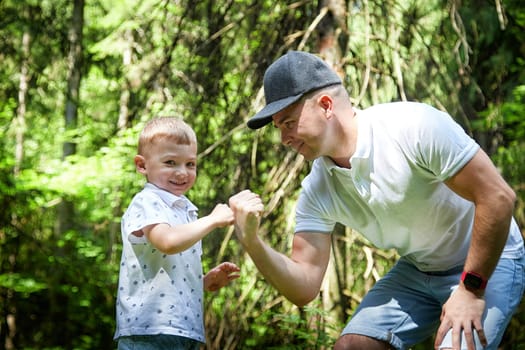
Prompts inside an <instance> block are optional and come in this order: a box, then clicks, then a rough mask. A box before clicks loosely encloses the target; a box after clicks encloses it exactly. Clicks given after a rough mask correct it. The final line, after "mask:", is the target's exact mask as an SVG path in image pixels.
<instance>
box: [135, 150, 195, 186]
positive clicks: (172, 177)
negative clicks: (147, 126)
mask: <svg viewBox="0 0 525 350" xmlns="http://www.w3.org/2000/svg"><path fill="white" fill-rule="evenodd" d="M135 165H136V168H137V171H138V172H140V173H141V174H143V175H145V176H146V178H147V179H148V182H150V183H152V184H154V185H155V186H157V187H159V188H162V189H163V190H165V191H168V192H170V193H172V194H174V195H177V196H181V195H183V194H185V193H186V192H187V191H188V190H189V189H190V188H191V187H192V186H193V184H194V183H195V179H196V177H197V145H196V144H195V143H191V144H189V145H185V144H177V143H175V142H172V141H171V142H170V141H169V140H162V141H157V142H154V143H153V144H151V145H149V146H148V149H147V151H146V152H145V153H144V155H137V156H135Z"/></svg>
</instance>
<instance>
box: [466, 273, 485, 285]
mask: <svg viewBox="0 0 525 350" xmlns="http://www.w3.org/2000/svg"><path fill="white" fill-rule="evenodd" d="M463 283H464V284H465V286H467V287H470V288H473V289H480V288H481V285H482V284H483V280H482V279H481V278H480V277H478V276H476V275H473V274H471V273H467V274H466V275H465V279H464V280H463Z"/></svg>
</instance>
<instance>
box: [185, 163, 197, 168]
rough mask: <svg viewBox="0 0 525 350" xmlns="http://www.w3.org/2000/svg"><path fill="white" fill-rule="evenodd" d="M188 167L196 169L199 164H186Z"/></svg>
mask: <svg viewBox="0 0 525 350" xmlns="http://www.w3.org/2000/svg"><path fill="white" fill-rule="evenodd" d="M186 166H187V167H189V168H195V167H196V166H197V164H196V163H195V162H189V163H187V164H186Z"/></svg>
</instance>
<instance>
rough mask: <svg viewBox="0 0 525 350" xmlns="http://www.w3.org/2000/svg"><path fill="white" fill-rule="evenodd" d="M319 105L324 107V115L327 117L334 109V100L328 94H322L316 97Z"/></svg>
mask: <svg viewBox="0 0 525 350" xmlns="http://www.w3.org/2000/svg"><path fill="white" fill-rule="evenodd" d="M318 102H319V105H320V106H321V108H323V109H324V111H325V115H326V116H327V118H329V117H330V116H331V115H332V111H333V109H334V100H333V99H332V97H331V96H330V95H326V94H322V95H321V96H319V99H318Z"/></svg>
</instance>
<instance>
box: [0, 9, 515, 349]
mask: <svg viewBox="0 0 525 350" xmlns="http://www.w3.org/2000/svg"><path fill="white" fill-rule="evenodd" d="M524 33H525V3H524V2H523V1H522V0H505V1H504V0H463V1H462V0H448V1H445V0H427V1H418V0H356V1H352V0H317V1H315V0H313V1H312V0H297V1H275V0H221V1H212V0H201V1H191V0H104V1H102V0H89V1H85V0H73V1H66V0H0V144H1V146H0V202H1V210H0V348H5V349H7V350H11V349H114V348H115V343H113V340H112V336H113V332H114V304H115V295H116V282H117V277H118V263H119V259H120V251H121V237H120V217H121V215H122V213H123V211H124V210H125V208H126V206H127V205H128V203H129V201H130V200H131V197H132V196H133V194H134V193H136V192H137V191H138V190H140V188H141V187H142V186H143V184H144V179H143V178H142V177H141V176H139V175H138V174H136V172H135V169H134V165H133V156H134V155H135V153H136V142H137V135H138V132H139V131H140V129H141V128H142V126H143V125H144V123H145V122H146V121H147V120H149V119H150V118H152V117H155V116H167V115H176V116H181V117H183V118H184V119H185V120H186V121H187V122H188V123H190V124H191V125H192V126H193V127H194V129H195V130H196V133H197V136H198V139H199V162H200V163H199V175H198V179H197V185H196V186H195V187H194V188H193V189H192V191H191V192H190V193H188V196H189V197H190V198H191V199H192V201H193V202H194V203H195V204H196V205H198V206H199V208H200V213H201V215H204V214H207V213H209V211H211V209H212V208H213V206H214V205H215V204H216V203H217V202H226V201H227V199H228V198H229V196H230V195H232V194H233V193H236V192H238V191H240V190H242V189H245V188H250V189H252V190H254V191H256V192H258V193H260V194H261V195H262V197H263V199H264V201H265V203H266V213H265V217H264V220H263V227H262V235H263V236H264V239H265V240H267V241H268V242H270V243H271V244H272V245H273V246H274V247H276V249H278V250H280V251H282V252H288V251H289V249H290V242H291V238H292V232H293V222H294V218H293V215H294V203H295V200H296V198H297V192H298V189H299V186H300V181H301V179H302V178H303V176H304V175H305V174H306V173H307V171H308V167H309V164H308V163H307V162H305V161H303V159H302V157H301V156H298V155H296V154H295V153H293V152H292V151H290V150H287V149H285V148H284V147H283V146H281V145H280V144H279V135H278V134H277V132H276V130H274V128H271V127H270V128H263V129H261V130H258V131H252V130H249V129H247V127H246V126H245V122H246V120H247V118H249V117H250V116H251V115H252V114H253V113H254V112H255V111H256V110H258V109H259V108H260V107H261V106H262V104H263V102H264V101H263V94H262V91H261V85H262V77H263V73H264V70H265V69H266V67H267V66H268V65H269V64H270V63H271V62H272V61H273V60H274V59H276V58H277V57H279V56H280V55H282V54H283V53H285V52H286V51H287V50H290V49H302V50H307V51H310V52H313V53H317V54H320V55H321V56H322V57H324V58H325V59H326V60H328V61H329V62H330V63H331V64H332V65H333V66H334V67H335V68H336V69H337V70H338V72H340V74H341V76H343V79H344V81H345V84H346V86H347V87H348V89H349V91H350V95H351V97H352V100H353V102H354V104H356V105H357V106H358V107H361V108H364V107H367V106H369V105H371V104H374V103H379V102H388V101H396V100H415V101H422V102H427V103H430V104H432V105H434V106H436V107H438V108H440V109H442V110H446V111H448V112H449V113H450V114H451V115H452V116H453V117H454V118H455V119H456V120H457V121H458V122H459V123H460V124H461V125H462V126H463V127H464V128H465V130H467V132H468V133H470V134H471V135H473V137H475V139H476V140H477V141H478V142H479V143H480V144H481V146H482V147H483V148H484V149H485V151H487V152H488V154H489V155H490V156H491V158H492V159H493V161H494V162H495V163H496V164H497V166H498V167H499V169H500V170H501V172H502V174H503V175H504V176H505V178H506V179H507V181H508V182H509V183H510V184H511V186H512V187H513V189H514V190H515V191H516V192H517V194H518V197H519V200H518V202H517V205H516V212H515V215H516V218H517V219H518V221H519V224H520V227H521V228H524V227H525V210H524V208H525V157H524V154H525V137H524V136H525V34H524ZM428 215H432V213H428ZM333 242H334V245H333V259H332V261H331V264H330V267H329V273H328V275H327V278H326V281H325V283H324V285H323V289H322V291H321V293H320V295H319V297H318V299H317V300H316V301H315V302H312V303H311V304H310V305H308V306H307V307H305V308H301V309H299V308H297V307H295V306H293V305H292V304H291V303H290V302H288V301H286V300H285V299H284V298H283V297H281V296H280V295H279V294H278V293H277V292H276V291H275V290H274V289H273V288H271V287H270V286H269V285H268V284H267V283H266V282H265V281H264V279H263V278H262V277H261V276H260V275H259V274H258V272H257V270H256V269H255V268H254V265H253V264H252V262H251V260H250V258H249V257H248V256H246V255H245V253H244V252H243V251H242V249H241V247H240V245H239V244H238V242H237V241H236V239H235V235H234V234H233V231H232V229H224V230H217V231H215V232H213V233H212V234H210V235H209V236H208V237H206V238H205V239H204V240H203V246H204V249H205V254H204V256H203V259H204V260H203V261H204V266H205V269H206V270H207V269H208V268H209V267H212V266H215V264H216V263H218V262H220V261H225V260H230V261H233V262H235V263H237V264H239V266H241V267H242V277H241V278H240V279H239V280H237V281H236V282H235V283H233V284H232V285H231V287H229V288H224V289H222V290H221V291H219V292H217V293H208V294H206V298H205V303H206V315H205V316H206V317H205V320H206V329H207V337H208V344H207V345H206V347H205V348H206V349H220V350H228V349H330V348H331V346H332V345H333V342H334V340H335V339H336V338H337V336H338V332H339V331H340V330H341V329H342V327H343V324H344V323H345V322H346V320H347V319H348V317H350V316H351V315H352V312H353V310H354V309H355V306H356V305H357V304H358V303H359V301H360V300H361V297H362V296H363V294H364V293H365V292H366V290H367V289H368V288H369V287H370V286H371V285H372V284H373V283H374V282H375V281H376V280H377V279H378V278H379V277H380V276H381V275H382V274H383V273H384V272H385V271H386V270H387V269H388V268H389V267H390V266H391V265H392V263H393V262H394V261H395V259H396V258H397V256H396V253H395V252H394V251H381V250H377V249H375V248H373V247H372V246H370V245H369V244H368V242H367V241H366V240H364V239H363V238H362V237H361V236H360V235H359V234H358V233H357V232H353V231H352V230H349V229H347V228H344V227H337V228H336V230H335V232H334V235H333ZM524 325H525V303H523V302H522V306H521V308H520V310H519V311H518V314H517V315H516V316H515V317H514V318H513V319H512V322H511V324H510V326H509V327H508V329H507V332H506V335H505V339H504V341H503V344H502V348H503V349H525V328H524V327H525V326H524ZM431 344H432V339H429V340H428V342H425V343H424V344H419V345H417V346H415V347H414V348H413V349H430V348H432V346H431Z"/></svg>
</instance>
